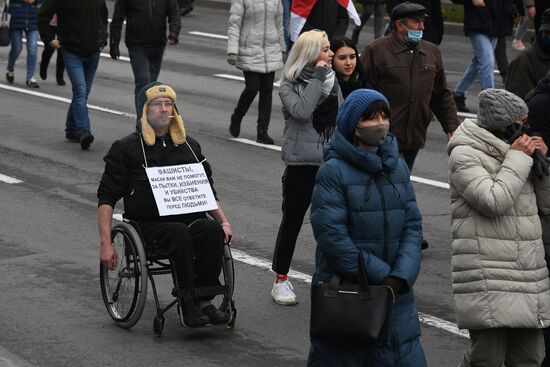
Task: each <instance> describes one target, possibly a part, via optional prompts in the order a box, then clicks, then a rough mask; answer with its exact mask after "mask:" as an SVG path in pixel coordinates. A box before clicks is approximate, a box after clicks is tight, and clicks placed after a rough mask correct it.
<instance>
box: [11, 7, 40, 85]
mask: <svg viewBox="0 0 550 367" xmlns="http://www.w3.org/2000/svg"><path fill="white" fill-rule="evenodd" d="M39 3H41V0H11V1H10V6H9V9H8V12H9V14H10V16H11V19H10V38H11V48H10V53H9V57H8V68H7V71H6V80H7V82H8V83H10V84H12V83H13V81H14V79H15V74H14V68H15V61H17V58H18V57H19V55H20V54H21V50H22V49H23V32H25V37H26V38H27V78H26V84H27V86H28V87H29V88H38V83H36V79H35V78H34V71H35V69H36V57H37V47H38V46H37V43H38V27H37V25H36V13H37V5H38V4H39Z"/></svg>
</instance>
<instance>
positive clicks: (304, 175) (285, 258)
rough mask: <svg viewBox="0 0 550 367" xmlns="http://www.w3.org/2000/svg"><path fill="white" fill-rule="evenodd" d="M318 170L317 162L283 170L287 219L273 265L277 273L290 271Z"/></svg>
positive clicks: (285, 219)
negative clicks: (315, 164) (314, 164)
mask: <svg viewBox="0 0 550 367" xmlns="http://www.w3.org/2000/svg"><path fill="white" fill-rule="evenodd" d="M317 170H319V167H317V166H287V167H286V169H285V173H284V174H283V178H282V182H283V219H282V220H281V225H280V226H279V233H278V234H277V241H276V243H275V252H274V254H273V264H272V266H271V268H272V269H273V271H274V272H275V273H277V274H282V275H284V274H288V271H289V269H290V262H291V261H292V255H294V248H295V247H296V239H297V238H298V234H299V233H300V229H301V228H302V223H303V221H304V215H305V214H306V211H307V208H308V207H309V204H311V194H312V193H313V186H314V184H315V175H316V174H317Z"/></svg>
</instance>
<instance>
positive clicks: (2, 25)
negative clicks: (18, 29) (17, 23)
mask: <svg viewBox="0 0 550 367" xmlns="http://www.w3.org/2000/svg"><path fill="white" fill-rule="evenodd" d="M9 45H10V23H9V20H8V3H7V2H5V3H4V7H3V8H2V16H1V17H0V47H6V46H9Z"/></svg>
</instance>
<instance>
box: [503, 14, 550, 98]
mask: <svg viewBox="0 0 550 367" xmlns="http://www.w3.org/2000/svg"><path fill="white" fill-rule="evenodd" d="M508 69H509V72H508V80H507V81H506V90H507V91H510V92H512V93H514V94H516V95H517V96H518V97H520V98H522V99H524V98H525V96H526V95H527V93H528V92H529V91H530V90H531V89H533V88H535V87H536V85H537V83H538V81H539V80H540V79H541V78H542V77H544V75H546V73H547V72H548V70H550V9H548V10H545V11H544V14H543V15H542V22H541V25H540V29H539V31H538V32H537V34H536V37H535V41H534V42H533V45H532V46H531V47H529V48H527V49H526V50H525V51H523V52H522V53H520V54H519V55H518V57H516V58H515V59H514V60H512V62H511V63H510V66H509V68H508Z"/></svg>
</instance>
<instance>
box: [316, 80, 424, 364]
mask: <svg viewBox="0 0 550 367" xmlns="http://www.w3.org/2000/svg"><path fill="white" fill-rule="evenodd" d="M371 92H372V91H371ZM366 93H369V92H368V90H366V89H360V90H357V91H355V92H353V93H351V94H350V95H349V96H348V97H347V98H346V100H345V101H344V103H343V105H342V107H341V108H340V112H339V113H338V119H337V130H336V132H335V133H334V135H333V137H332V139H331V141H330V143H329V144H327V145H326V146H325V163H324V164H323V165H322V166H321V167H320V168H319V171H318V173H317V177H316V179H315V188H314V190H313V195H312V201H311V226H312V227H313V233H314V235H315V239H316V241H317V248H316V252H315V273H314V275H313V282H314V283H315V282H319V281H324V282H327V281H329V280H330V279H331V278H332V275H333V274H334V273H337V274H338V275H339V276H340V277H341V278H343V279H346V280H348V281H351V282H354V283H357V282H358V279H359V271H358V266H357V259H358V253H359V251H361V252H362V253H363V256H364V259H365V268H366V270H367V277H368V280H369V283H371V284H381V283H382V282H383V281H385V280H386V279H387V278H389V277H394V278H399V279H400V281H401V282H402V283H403V287H402V289H401V292H400V293H399V294H398V295H397V296H396V301H395V303H394V304H393V306H392V309H391V314H390V333H389V335H388V339H387V340H386V341H385V342H383V343H382V344H381V345H365V344H361V343H357V344H352V343H346V344H343V343H337V342H334V341H326V340H318V339H316V338H311V344H312V346H311V350H310V355H309V363H308V365H309V366H331V367H340V366H341V367H344V366H345V367H354V366H372V367H379V366H380V367H382V366H398V365H401V366H415V367H423V366H426V360H425V357H424V353H423V351H422V347H421V346H420V341H419V337H420V322H419V320H418V313H417V311H416V306H415V305H414V295H413V291H412V289H413V285H414V283H415V281H416V278H417V277H418V273H419V271H420V260H421V253H420V252H421V250H420V242H421V239H422V233H421V221H422V219H421V216H420V212H419V210H418V207H417V204H416V198H415V194H414V190H413V187H412V184H411V182H410V177H409V175H410V172H409V169H408V168H407V165H406V164H405V162H404V161H403V160H402V159H400V158H399V152H398V149H397V139H396V138H395V136H393V135H391V134H390V135H388V136H387V138H386V140H385V142H384V144H383V145H382V146H380V147H379V148H378V151H377V152H372V151H368V150H360V149H359V148H358V147H356V146H355V145H354V144H353V143H352V142H351V140H352V139H353V134H354V131H355V126H356V124H357V122H358V121H359V119H360V117H361V115H362V113H363V111H364V110H365V109H366V107H367V106H368V105H369V104H370V103H372V102H373V101H374V100H379V99H380V98H378V99H376V98H370V100H369V102H368V103H365V102H364V100H363V101H361V100H360V99H361V97H362V95H364V94H366ZM358 96H359V98H356V97H358Z"/></svg>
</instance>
